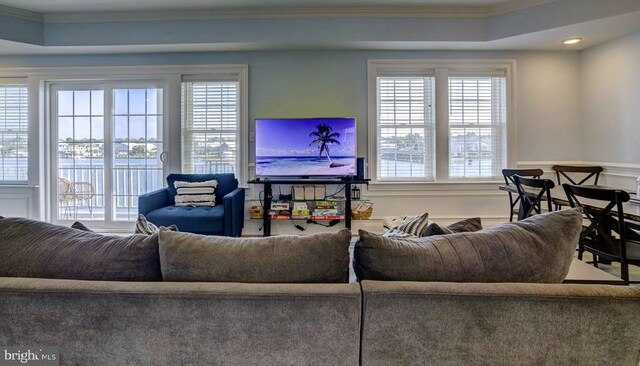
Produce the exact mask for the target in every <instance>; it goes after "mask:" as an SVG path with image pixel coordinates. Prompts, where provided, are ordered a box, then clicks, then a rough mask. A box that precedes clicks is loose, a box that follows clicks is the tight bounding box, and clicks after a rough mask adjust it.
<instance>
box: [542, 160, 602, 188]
mask: <svg viewBox="0 0 640 366" xmlns="http://www.w3.org/2000/svg"><path fill="white" fill-rule="evenodd" d="M551 169H553V171H554V172H556V180H557V183H558V185H561V184H562V180H563V178H564V179H565V180H566V181H567V182H568V183H571V184H573V185H578V186H579V185H583V184H585V183H587V182H588V181H589V179H591V178H594V181H593V185H595V186H597V185H598V179H600V173H602V171H603V170H604V168H602V167H601V166H585V165H554V166H552V167H551Z"/></svg>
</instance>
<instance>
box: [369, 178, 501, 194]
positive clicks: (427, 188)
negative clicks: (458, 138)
mask: <svg viewBox="0 0 640 366" xmlns="http://www.w3.org/2000/svg"><path fill="white" fill-rule="evenodd" d="M501 184H504V181H502V180H497V179H496V180H483V181H448V182H389V181H386V182H371V183H369V187H368V188H367V195H376V194H377V193H380V194H386V193H392V192H404V193H412V192H413V193H415V192H430V193H437V192H469V193H474V194H478V192H491V193H500V192H499V191H498V186H500V185H501Z"/></svg>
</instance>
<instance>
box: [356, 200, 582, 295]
mask: <svg viewBox="0 0 640 366" xmlns="http://www.w3.org/2000/svg"><path fill="white" fill-rule="evenodd" d="M581 229H582V215H581V214H580V212H579V211H578V210H576V209H571V210H564V211H556V212H550V213H547V214H542V215H535V216H533V217H531V218H528V219H526V220H523V221H519V222H514V223H506V224H502V225H498V226H495V227H493V228H490V229H487V230H482V231H477V232H465V233H457V234H450V235H444V236H441V235H439V236H427V237H421V238H416V237H408V238H404V237H402V238H393V237H384V236H382V235H378V234H373V233H369V232H366V231H364V230H360V240H359V241H358V242H357V243H356V245H355V249H354V265H353V266H354V270H355V272H356V275H357V277H358V279H359V280H390V281H445V282H540V283H560V282H562V280H563V279H564V278H565V277H566V275H567V273H568V271H569V267H570V265H571V259H572V258H573V254H574V252H575V248H576V245H577V244H578V238H579V235H580V231H581Z"/></svg>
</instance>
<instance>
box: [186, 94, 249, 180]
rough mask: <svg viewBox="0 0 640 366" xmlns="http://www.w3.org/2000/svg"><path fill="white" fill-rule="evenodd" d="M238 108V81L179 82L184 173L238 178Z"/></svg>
mask: <svg viewBox="0 0 640 366" xmlns="http://www.w3.org/2000/svg"><path fill="white" fill-rule="evenodd" d="M238 109H239V99H238V82H235V81H222V82H216V81H203V82H183V83H182V138H183V142H182V170H183V172H185V173H235V174H236V175H238V168H239V166H240V164H239V150H238V143H239V120H238V119H239V110H238Z"/></svg>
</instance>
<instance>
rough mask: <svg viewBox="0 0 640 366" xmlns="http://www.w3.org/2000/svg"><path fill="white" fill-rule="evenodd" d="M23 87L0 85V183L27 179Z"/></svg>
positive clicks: (25, 114)
mask: <svg viewBox="0 0 640 366" xmlns="http://www.w3.org/2000/svg"><path fill="white" fill-rule="evenodd" d="M28 136H29V121H28V96H27V85H23V84H0V182H24V181H27V178H28V160H29V157H28V155H29V143H28Z"/></svg>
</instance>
